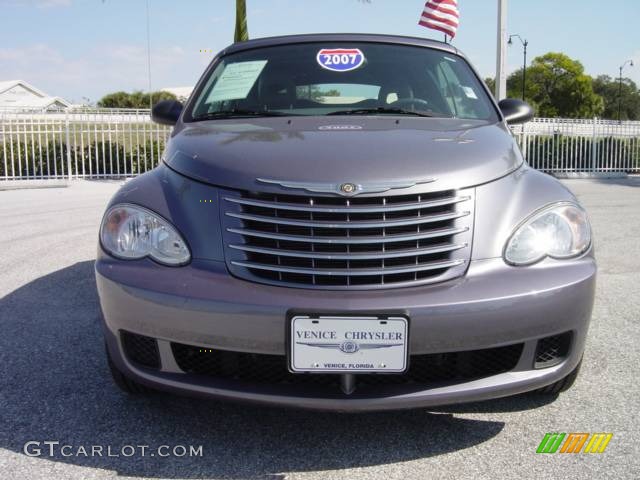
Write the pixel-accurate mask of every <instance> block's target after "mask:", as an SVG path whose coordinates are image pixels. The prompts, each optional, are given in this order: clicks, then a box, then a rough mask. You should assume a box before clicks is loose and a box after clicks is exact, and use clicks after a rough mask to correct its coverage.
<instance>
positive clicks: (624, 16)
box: [0, 0, 640, 103]
mask: <svg viewBox="0 0 640 480" xmlns="http://www.w3.org/2000/svg"><path fill="white" fill-rule="evenodd" d="M149 2H150V17H149V18H150V40H151V60H152V61H151V85H152V89H153V90H158V89H161V88H164V87H177V86H190V85H194V84H195V83H196V81H197V80H198V78H199V76H200V75H201V74H202V72H203V71H204V69H205V67H206V65H207V64H208V63H209V62H210V61H211V59H212V58H213V56H214V53H212V51H213V52H216V51H219V50H221V49H223V48H224V47H225V46H227V45H228V44H230V43H232V41H233V28H234V18H235V0H181V1H176V0H149ZM424 3H425V1H424V0H370V3H362V2H359V1H357V0H320V1H319V0H247V10H248V23H249V35H250V37H251V38H257V37H267V36H274V35H284V34H295V33H318V32H367V33H389V34H401V35H411V36H419V37H427V38H434V39H437V40H441V39H442V35H441V34H440V33H438V32H436V31H434V30H428V29H425V28H423V27H420V26H418V24H417V23H418V19H419V17H420V13H421V12H422V8H423V6H424ZM458 3H459V8H460V14H461V24H460V27H459V30H458V35H457V36H456V38H455V39H454V41H453V43H454V45H455V46H456V47H458V48H459V49H461V50H462V51H463V52H465V53H466V55H467V56H468V57H469V59H470V60H471V61H472V63H474V65H475V66H476V67H477V68H478V70H479V71H480V73H481V74H482V75H483V76H484V77H488V76H491V77H493V76H494V75H495V63H496V18H497V0H459V2H458ZM0 16H1V18H2V20H1V21H0V25H1V26H0V81H3V80H15V79H21V80H25V81H27V82H29V83H31V84H32V85H34V86H36V87H38V88H40V89H41V90H44V91H45V92H46V93H48V94H49V95H54V96H61V97H63V98H65V99H67V100H70V101H73V102H76V103H82V102H85V101H86V99H89V100H90V101H91V102H95V101H97V100H98V99H100V98H101V97H102V96H103V95H105V94H106V93H109V92H113V91H117V90H125V91H133V90H145V91H146V90H148V73H147V72H148V70H147V34H146V18H147V17H146V1H145V0H0ZM639 20H640V0H607V2H606V4H603V2H602V0H562V1H558V0H509V7H508V32H509V33H510V34H515V33H517V34H520V35H521V36H522V37H523V38H526V39H527V40H528V41H529V58H530V59H531V58H533V57H535V56H538V55H542V54H544V53H546V52H549V51H556V52H557V51H560V52H564V53H566V54H568V55H569V56H570V57H572V58H575V59H578V60H580V61H581V62H582V64H583V65H584V66H585V69H586V71H587V73H589V74H590V75H592V76H597V75H599V74H607V75H610V76H614V77H617V75H618V67H619V66H620V65H621V64H622V63H624V62H625V61H626V60H628V59H634V60H635V63H636V66H635V67H634V68H629V67H627V69H625V72H624V76H628V77H630V78H632V79H633V80H634V81H635V82H637V83H638V84H640V28H639V27H638V21H639ZM201 50H207V52H201ZM521 65H522V46H521V45H520V44H519V43H518V42H517V40H516V43H514V45H513V46H511V47H509V51H508V67H509V71H513V70H515V69H517V68H519V67H520V66H521ZM83 97H84V99H83Z"/></svg>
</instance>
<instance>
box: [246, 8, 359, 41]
mask: <svg viewBox="0 0 640 480" xmlns="http://www.w3.org/2000/svg"><path fill="white" fill-rule="evenodd" d="M358 1H359V2H362V3H371V0H358ZM247 40H249V28H248V27H247V4H246V0H236V31H235V34H234V36H233V41H234V42H244V41H247Z"/></svg>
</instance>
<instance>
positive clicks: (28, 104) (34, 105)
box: [0, 80, 70, 111]
mask: <svg viewBox="0 0 640 480" xmlns="http://www.w3.org/2000/svg"><path fill="white" fill-rule="evenodd" d="M69 105H70V103H69V102H67V101H66V100H65V99H64V98H60V97H50V96H49V95H47V94H46V93H44V92H43V91H42V90H39V89H37V88H36V87H34V86H33V85H29V84H28V83H27V82H25V81H23V80H8V81H5V82H0V109H2V108H10V109H12V110H36V111H45V110H63V109H65V108H66V107H68V106H69Z"/></svg>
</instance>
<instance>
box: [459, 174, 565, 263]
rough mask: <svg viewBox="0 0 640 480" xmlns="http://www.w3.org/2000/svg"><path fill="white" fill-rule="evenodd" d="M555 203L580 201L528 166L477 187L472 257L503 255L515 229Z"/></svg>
mask: <svg viewBox="0 0 640 480" xmlns="http://www.w3.org/2000/svg"><path fill="white" fill-rule="evenodd" d="M555 202H574V203H578V200H577V199H576V198H575V196H574V195H573V194H572V193H571V192H570V191H569V190H568V189H567V188H566V187H565V186H564V185H562V183H560V182H559V181H558V180H556V179H555V178H553V177H551V176H550V175H547V174H544V173H541V172H539V171H537V170H534V169H532V168H530V167H527V166H524V167H522V168H520V169H518V170H516V171H515V172H513V173H512V174H510V175H507V176H505V177H502V178H500V179H499V180H496V181H494V182H490V183H487V184H484V185H480V186H479V187H477V188H476V209H475V229H474V237H473V248H472V251H471V258H472V260H483V259H488V258H497V257H501V256H502V252H503V249H504V246H505V243H506V242H507V240H508V239H509V237H510V235H511V234H512V233H513V231H514V229H515V228H516V227H517V226H518V225H519V224H520V223H521V222H522V221H524V220H525V219H526V218H527V217H529V215H531V214H532V213H533V212H535V211H536V210H538V209H540V208H542V207H544V206H546V205H549V204H551V203H555Z"/></svg>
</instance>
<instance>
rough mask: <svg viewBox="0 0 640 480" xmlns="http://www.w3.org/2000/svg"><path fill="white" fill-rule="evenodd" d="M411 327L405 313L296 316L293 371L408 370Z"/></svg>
mask: <svg viewBox="0 0 640 480" xmlns="http://www.w3.org/2000/svg"><path fill="white" fill-rule="evenodd" d="M408 327H409V326H408V320H407V319H406V318H404V317H388V318H377V317H328V316H327V317H323V316H320V317H309V316H296V317H293V319H292V320H291V350H290V352H291V356H290V360H291V362H290V367H291V371H292V372H322V373H344V372H386V373H399V372H404V371H405V370H406V369H407V345H408V333H409V332H408V330H409V328H408Z"/></svg>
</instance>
